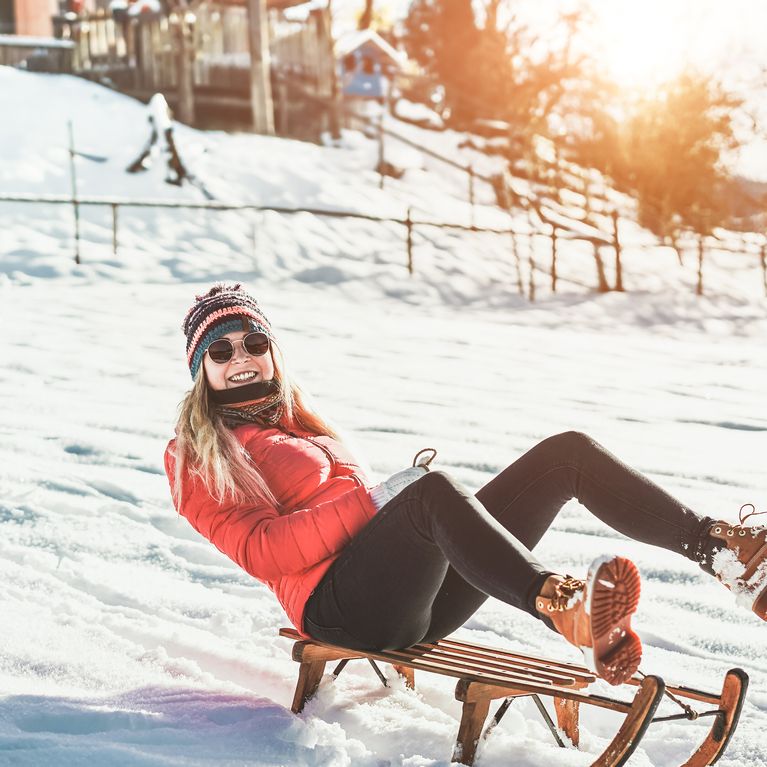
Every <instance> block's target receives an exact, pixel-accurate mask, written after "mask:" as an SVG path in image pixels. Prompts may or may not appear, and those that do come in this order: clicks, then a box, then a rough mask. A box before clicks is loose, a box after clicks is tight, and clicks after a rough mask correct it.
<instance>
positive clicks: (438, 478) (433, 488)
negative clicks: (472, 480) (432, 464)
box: [418, 471, 459, 495]
mask: <svg viewBox="0 0 767 767" xmlns="http://www.w3.org/2000/svg"><path fill="white" fill-rule="evenodd" d="M418 484H419V485H420V487H421V489H422V490H424V491H426V492H428V493H430V494H434V495H442V494H444V493H447V494H450V493H454V492H456V491H457V490H458V489H459V485H458V483H457V482H456V481H455V480H454V479H453V478H452V477H451V476H450V475H449V474H447V473H446V472H444V471H429V472H427V473H426V474H424V476H423V477H421V479H420V480H419V481H418Z"/></svg>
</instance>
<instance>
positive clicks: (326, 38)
mask: <svg viewBox="0 0 767 767" xmlns="http://www.w3.org/2000/svg"><path fill="white" fill-rule="evenodd" d="M321 13H322V29H323V32H324V34H323V36H322V40H323V45H325V46H326V55H327V58H328V62H329V66H328V76H329V79H330V136H331V138H333V139H340V138H341V114H342V112H343V103H342V94H341V89H340V88H339V87H338V75H337V72H336V59H335V53H334V50H335V45H334V42H333V0H328V6H327V8H325V9H324V10H323V11H321Z"/></svg>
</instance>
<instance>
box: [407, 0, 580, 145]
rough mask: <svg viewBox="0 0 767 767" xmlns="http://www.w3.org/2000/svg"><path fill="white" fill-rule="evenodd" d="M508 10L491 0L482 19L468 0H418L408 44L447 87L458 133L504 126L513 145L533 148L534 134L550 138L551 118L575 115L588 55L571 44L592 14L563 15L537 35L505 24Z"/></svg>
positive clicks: (519, 24) (512, 22) (518, 23)
mask: <svg viewBox="0 0 767 767" xmlns="http://www.w3.org/2000/svg"><path fill="white" fill-rule="evenodd" d="M504 5H508V4H507V3H504V2H503V1H502V0H486V1H485V3H484V4H483V5H482V7H481V10H482V13H481V20H480V19H478V18H477V17H476V16H475V14H474V10H473V6H472V3H471V1H470V0H414V2H413V3H412V5H411V7H410V14H409V16H408V18H407V20H406V24H405V44H406V47H407V49H408V52H409V53H410V55H411V56H412V57H414V58H415V59H416V60H417V61H418V62H419V63H421V64H422V65H423V66H424V68H425V69H426V70H427V72H429V73H430V74H431V75H432V76H433V77H434V78H435V79H436V80H437V81H438V82H439V83H440V84H441V85H442V86H443V87H444V89H445V101H446V105H447V107H448V110H449V119H450V122H451V124H452V125H453V126H454V127H457V128H466V127H470V125H471V123H472V122H474V121H476V120H477V119H485V120H502V121H505V122H507V123H509V126H510V134H511V136H510V137H511V138H513V139H514V143H516V144H518V145H519V144H520V143H521V144H524V145H530V143H531V141H532V136H533V135H535V134H536V133H543V134H546V133H547V132H548V130H549V123H550V118H551V116H552V115H553V114H555V113H556V112H558V111H559V112H562V115H561V118H562V119H564V113H565V112H567V111H571V110H572V107H573V96H574V94H576V93H577V92H578V89H579V88H580V87H581V86H582V83H583V82H584V81H585V80H586V78H585V73H586V71H587V67H588V62H589V60H588V57H587V56H586V54H585V53H583V52H577V51H576V48H575V46H574V45H573V40H574V39H575V38H576V36H577V34H578V32H579V29H580V27H581V25H582V24H583V22H584V19H585V18H586V16H585V13H584V12H573V13H569V14H564V15H561V16H560V17H559V18H558V19H557V20H556V23H554V24H552V25H551V26H550V27H549V28H548V29H546V30H545V31H542V32H536V31H534V30H533V29H532V28H531V27H530V26H529V24H527V23H526V22H524V21H523V20H522V19H521V18H519V17H518V16H515V15H510V16H507V18H506V19H505V20H504V21H501V19H500V16H501V14H499V10H500V8H501V7H502V6H504ZM565 101H568V104H567V108H566V109H565V107H564V103H565ZM560 122H561V120H560Z"/></svg>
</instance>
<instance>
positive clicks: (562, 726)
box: [279, 628, 748, 767]
mask: <svg viewBox="0 0 767 767" xmlns="http://www.w3.org/2000/svg"><path fill="white" fill-rule="evenodd" d="M279 633H280V635H281V636H283V637H285V638H287V639H292V640H294V644H293V649H292V657H293V660H295V661H296V662H298V663H299V664H300V665H299V672H298V682H297V684H296V689H295V693H294V696H293V703H292V705H291V710H292V711H293V713H295V714H298V713H300V712H301V711H303V709H304V706H305V705H306V702H307V701H308V700H309V699H310V698H311V697H312V696H313V695H314V694H315V692H316V691H317V688H318V687H319V684H320V681H321V680H322V678H323V675H324V674H325V666H326V664H327V663H328V662H332V661H340V663H339V664H338V666H337V667H336V668H335V670H334V672H333V674H332V677H333V679H335V678H336V677H337V676H338V674H340V673H341V671H342V670H343V668H344V667H345V666H346V664H347V663H348V662H349V661H350V660H355V659H366V660H367V661H368V662H369V663H370V664H371V665H372V666H373V668H374V670H375V671H376V674H377V675H378V676H379V678H380V679H381V681H382V682H383V684H384V685H387V680H386V677H385V676H384V675H383V673H382V672H381V671H380V669H379V668H378V666H377V664H376V663H375V661H382V662H385V663H389V664H391V665H392V666H393V667H394V669H395V671H396V672H397V674H398V675H399V676H400V677H402V678H403V679H404V680H405V684H406V686H407V687H408V688H410V689H415V672H416V671H428V672H431V673H436V674H440V675H443V676H451V677H455V678H457V679H458V681H457V684H456V689H455V697H456V699H457V700H458V701H459V702H460V703H461V720H460V724H459V727H458V735H457V738H456V743H455V746H454V748H453V755H452V760H453V761H457V762H461V763H462V764H465V765H472V764H473V763H474V758H475V756H476V751H477V747H478V745H479V743H480V741H481V740H482V739H483V738H485V737H487V736H488V735H489V734H490V732H491V731H492V730H493V728H494V727H495V726H496V725H497V724H498V722H499V721H500V719H501V717H502V716H503V714H504V713H505V711H506V710H507V709H508V707H509V705H510V703H511V702H512V701H513V700H515V699H517V698H523V697H530V698H532V699H533V702H534V703H535V704H536V706H537V707H538V709H539V711H540V712H541V714H542V716H543V717H544V721H545V722H546V724H547V725H548V727H549V729H550V730H551V731H552V734H553V735H554V738H555V740H556V741H557V743H558V745H560V746H563V747H564V746H565V743H564V742H563V740H562V738H561V737H560V736H559V733H557V731H556V729H555V728H554V726H553V722H552V720H551V717H550V716H549V715H548V712H547V711H546V709H545V707H544V706H543V703H542V702H541V697H547V698H550V699H552V701H553V707H554V713H555V716H556V721H557V725H558V727H559V730H561V731H562V732H563V733H564V735H565V736H566V737H567V739H568V740H569V741H570V743H571V744H572V745H573V746H575V747H577V746H578V742H579V713H580V706H581V705H588V706H595V707H597V708H604V709H608V710H610V711H614V712H616V713H618V714H622V715H624V718H623V721H622V723H621V725H620V727H619V729H618V732H617V733H616V734H615V736H614V738H613V739H612V741H611V742H610V743H609V744H608V746H607V747H606V748H605V750H604V751H603V752H602V754H600V756H599V757H598V758H597V759H596V760H595V761H594V762H593V763H592V767H620V766H621V765H624V764H625V763H626V761H627V760H628V759H629V758H630V757H631V755H632V754H633V753H634V751H635V750H636V748H637V746H638V745H639V743H640V742H641V740H642V737H643V736H644V734H645V732H646V731H647V728H648V727H649V726H650V725H651V724H652V722H653V721H668V720H670V719H697V718H700V717H704V716H708V717H712V718H713V723H712V726H711V729H710V730H709V732H708V734H707V736H706V738H705V739H704V741H703V742H702V743H701V744H700V746H699V747H698V748H697V750H696V751H695V752H694V753H693V754H692V755H691V756H690V758H689V759H688V760H687V761H686V762H685V763H684V764H683V765H681V767H707V765H711V764H714V763H715V762H716V761H717V760H718V759H719V758H720V757H721V756H722V754H723V753H724V751H725V749H726V748H727V745H728V743H729V741H730V738H731V737H732V734H733V732H734V731H735V728H736V727H737V724H738V718H739V716H740V711H741V708H742V706H743V700H744V697H745V693H746V689H747V687H748V676H747V674H746V673H745V672H744V671H743V670H741V669H737V668H736V669H731V670H730V671H728V672H727V673H726V675H725V679H724V685H723V688H722V692H721V693H720V694H718V695H717V694H714V693H708V692H703V691H701V690H697V689H694V688H691V687H684V686H668V687H667V686H666V684H665V683H664V681H663V680H662V679H661V678H660V677H657V676H641V675H638V676H635V677H633V678H632V679H631V680H629V682H628V683H627V685H630V686H633V687H636V688H638V689H637V690H636V692H635V694H634V697H633V698H632V699H631V700H621V699H618V698H613V697H609V696H604V695H598V694H595V693H591V692H589V691H588V690H587V689H586V688H588V687H589V686H590V685H591V684H592V682H594V681H595V679H596V677H595V676H594V674H593V673H592V672H591V671H589V670H588V669H586V668H585V667H583V666H579V665H577V664H572V663H564V662H561V661H556V660H551V659H547V658H540V657H537V656H533V655H526V654H522V653H516V652H510V651H507V650H499V649H495V648H491V647H486V646H483V645H476V644H469V643H467V642H460V641H455V640H451V639H441V640H439V641H437V642H433V643H421V644H417V645H413V646H412V647H408V648H404V649H399V650H381V651H366V650H354V649H350V648H345V647H339V646H337V645H332V644H327V643H324V642H320V641H318V640H316V639H307V638H305V637H302V636H301V635H300V634H299V633H298V632H297V631H296V630H295V629H292V628H283V629H280V632H279ZM387 686H388V685H387ZM622 689H625V686H624V687H623V688H622ZM669 694H670V695H669ZM664 695H669V697H671V698H672V699H674V700H675V702H676V703H677V704H679V705H680V706H682V708H683V709H684V710H685V713H683V714H677V715H672V716H659V717H655V713H656V710H657V709H658V706H659V705H660V703H661V700H662V699H663V697H664ZM499 699H501V700H503V702H502V704H501V707H500V708H499V710H498V712H497V713H496V714H495V716H494V717H493V718H492V719H491V721H490V723H489V724H488V726H487V727H485V721H486V719H487V717H488V713H489V709H490V704H491V703H492V701H494V700H499ZM682 700H687V701H693V702H696V703H704V704H708V705H711V706H713V707H714V708H712V709H710V710H707V711H704V712H696V711H694V710H693V709H692V708H691V707H690V706H689V705H685V704H684V703H683V702H682Z"/></svg>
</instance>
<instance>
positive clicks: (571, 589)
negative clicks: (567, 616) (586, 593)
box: [551, 575, 586, 612]
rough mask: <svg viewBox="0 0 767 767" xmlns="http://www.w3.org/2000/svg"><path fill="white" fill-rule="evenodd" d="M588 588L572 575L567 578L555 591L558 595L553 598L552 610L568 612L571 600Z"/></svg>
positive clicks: (583, 582)
mask: <svg viewBox="0 0 767 767" xmlns="http://www.w3.org/2000/svg"><path fill="white" fill-rule="evenodd" d="M585 586H586V582H585V581H581V580H578V578H573V577H572V575H567V576H565V579H564V580H563V581H561V582H560V583H558V584H557V585H556V586H555V587H554V590H555V591H556V594H555V595H554V596H553V597H552V598H551V608H552V610H555V611H557V612H562V611H563V610H566V609H567V607H568V605H569V602H570V600H571V599H572V598H573V597H574V596H575V595H576V594H577V593H578V592H579V591H583V589H584V588H585Z"/></svg>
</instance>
